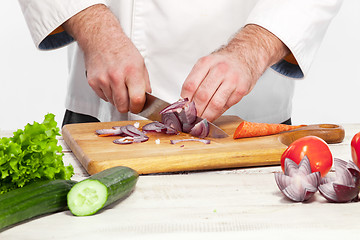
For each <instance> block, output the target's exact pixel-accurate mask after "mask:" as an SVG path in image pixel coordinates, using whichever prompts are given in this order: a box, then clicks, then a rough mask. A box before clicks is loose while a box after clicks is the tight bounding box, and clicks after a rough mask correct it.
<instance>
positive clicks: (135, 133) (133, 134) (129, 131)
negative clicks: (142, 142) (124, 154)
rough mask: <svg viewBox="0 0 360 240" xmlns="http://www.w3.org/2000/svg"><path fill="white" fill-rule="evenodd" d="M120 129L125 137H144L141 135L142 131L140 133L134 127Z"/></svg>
mask: <svg viewBox="0 0 360 240" xmlns="http://www.w3.org/2000/svg"><path fill="white" fill-rule="evenodd" d="M120 129H121V131H122V132H123V134H125V135H127V136H131V137H137V136H145V133H143V132H142V131H140V130H139V129H137V128H136V127H135V126H134V125H131V124H129V125H126V126H122V127H121V128H120Z"/></svg>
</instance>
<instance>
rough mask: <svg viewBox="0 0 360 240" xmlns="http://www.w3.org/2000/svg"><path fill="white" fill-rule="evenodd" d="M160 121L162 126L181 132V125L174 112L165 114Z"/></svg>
mask: <svg viewBox="0 0 360 240" xmlns="http://www.w3.org/2000/svg"><path fill="white" fill-rule="evenodd" d="M161 121H162V123H163V124H164V125H166V126H169V127H171V128H173V129H175V130H177V131H179V132H182V124H181V121H180V119H179V117H178V114H177V113H175V112H167V113H164V114H162V115H161Z"/></svg>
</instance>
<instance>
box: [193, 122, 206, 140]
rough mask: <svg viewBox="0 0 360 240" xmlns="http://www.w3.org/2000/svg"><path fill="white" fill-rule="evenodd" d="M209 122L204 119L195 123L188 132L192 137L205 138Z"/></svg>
mask: <svg viewBox="0 0 360 240" xmlns="http://www.w3.org/2000/svg"><path fill="white" fill-rule="evenodd" d="M209 130H210V129H209V123H208V121H207V120H206V119H203V120H202V121H200V122H198V123H197V124H195V126H194V127H193V128H192V129H191V131H190V134H191V135H192V136H194V137H198V138H205V137H207V135H209Z"/></svg>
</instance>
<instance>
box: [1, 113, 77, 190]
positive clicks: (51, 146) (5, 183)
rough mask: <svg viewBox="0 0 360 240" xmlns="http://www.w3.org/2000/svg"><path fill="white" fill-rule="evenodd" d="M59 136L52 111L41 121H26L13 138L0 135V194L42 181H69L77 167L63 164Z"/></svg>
mask: <svg viewBox="0 0 360 240" xmlns="http://www.w3.org/2000/svg"><path fill="white" fill-rule="evenodd" d="M59 135H60V133H59V128H58V127H57V123H56V121H55V115H54V114H52V113H49V114H47V115H45V119H44V121H43V122H42V123H41V124H40V123H37V122H34V123H33V124H27V125H26V126H25V127H24V129H19V130H17V131H16V132H14V135H13V137H9V138H8V137H3V138H0V194H2V193H5V192H8V191H10V190H12V189H16V188H20V187H23V186H25V185H26V184H29V183H32V182H36V181H39V180H55V179H65V180H69V179H70V178H71V177H72V176H73V174H74V169H73V167H72V166H71V165H69V166H64V163H63V155H64V154H63V153H62V147H61V146H60V145H58V140H57V139H56V136H59Z"/></svg>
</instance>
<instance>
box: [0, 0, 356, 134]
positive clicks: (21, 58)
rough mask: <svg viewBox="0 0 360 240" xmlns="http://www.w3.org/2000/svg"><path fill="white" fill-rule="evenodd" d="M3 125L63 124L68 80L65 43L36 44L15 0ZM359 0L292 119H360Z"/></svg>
mask: <svg viewBox="0 0 360 240" xmlns="http://www.w3.org/2000/svg"><path fill="white" fill-rule="evenodd" d="M0 34H1V35H0V83H1V84H0V130H8V129H11V130H16V129H17V128H23V126H24V125H25V124H26V123H29V122H30V123H32V122H33V121H38V122H42V120H43V117H44V115H45V114H46V113H49V112H51V113H54V114H55V115H56V120H57V122H58V123H59V126H60V124H61V122H62V118H63V113H64V101H65V99H64V98H65V92H66V81H67V62H66V49H65V48H62V49H58V50H54V51H39V50H37V49H36V48H35V46H34V44H33V42H32V39H31V37H30V33H29V31H28V29H27V26H26V23H25V21H24V18H23V16H22V13H21V10H20V7H19V5H18V2H17V1H14V0H5V1H3V2H2V5H1V8H0ZM359 55H360V1H358V0H344V3H343V6H342V8H341V10H340V12H339V14H338V15H337V16H336V17H335V19H334V20H333V22H332V23H331V25H330V27H329V30H328V32H327V34H326V37H325V39H324V42H323V44H322V46H321V48H320V49H319V52H318V54H317V56H316V58H315V59H314V62H313V65H312V68H311V71H310V73H309V75H308V77H307V78H306V79H304V80H298V81H297V88H296V92H295V97H294V106H293V115H292V119H293V123H294V124H313V123H339V124H341V123H360V95H359V92H360V91H359V90H360V56H359Z"/></svg>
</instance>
